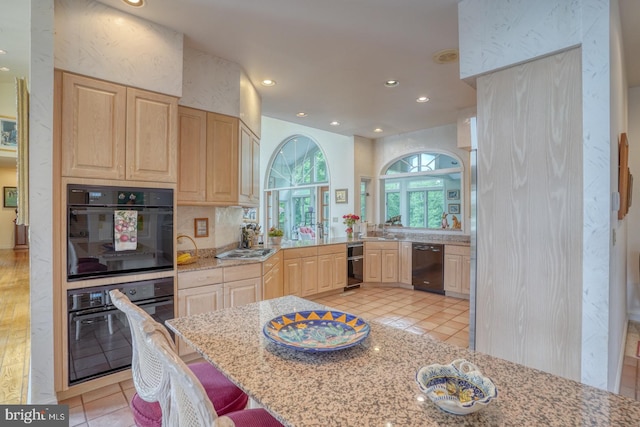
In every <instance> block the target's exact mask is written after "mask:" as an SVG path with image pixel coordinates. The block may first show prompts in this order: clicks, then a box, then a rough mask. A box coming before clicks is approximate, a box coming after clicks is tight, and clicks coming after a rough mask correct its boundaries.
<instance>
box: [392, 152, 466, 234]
mask: <svg viewBox="0 0 640 427" xmlns="http://www.w3.org/2000/svg"><path fill="white" fill-rule="evenodd" d="M461 170H462V168H461V167H460V164H459V161H458V160H456V159H455V158H453V157H451V156H448V155H446V154H441V153H417V154H411V155H408V156H405V157H402V158H401V159H398V160H396V161H395V162H393V163H392V164H391V165H390V166H389V167H388V168H387V170H386V171H385V174H384V175H383V176H381V179H382V180H383V181H382V183H383V185H382V186H381V188H382V191H383V194H382V196H383V200H384V206H383V207H382V212H384V215H383V216H384V218H383V222H385V221H387V220H389V219H390V218H394V217H398V216H400V218H401V223H402V225H404V226H407V227H418V228H440V226H441V220H442V214H443V213H447V214H448V211H449V204H455V205H456V206H455V207H454V208H452V210H453V209H458V210H459V208H460V200H459V199H457V200H449V199H448V198H447V192H449V191H451V190H457V191H456V192H455V194H459V192H460V187H461V186H460V182H461V178H460V176H461ZM454 202H455V203H454ZM458 212H459V211H458Z"/></svg>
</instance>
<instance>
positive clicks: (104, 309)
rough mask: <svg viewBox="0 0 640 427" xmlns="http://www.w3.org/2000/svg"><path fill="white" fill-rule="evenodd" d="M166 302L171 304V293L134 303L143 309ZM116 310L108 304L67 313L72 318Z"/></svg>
mask: <svg viewBox="0 0 640 427" xmlns="http://www.w3.org/2000/svg"><path fill="white" fill-rule="evenodd" d="M134 304H135V302H134ZM168 304H173V295H172V296H168V297H163V298H154V299H152V300H149V301H148V302H144V303H142V304H135V305H136V306H138V307H140V308H142V309H144V308H146V307H161V306H163V305H168ZM118 311H120V310H118V309H117V308H116V307H115V306H114V305H112V304H110V305H107V306H102V307H94V308H87V309H84V310H78V311H73V312H70V313H69V314H70V315H71V316H72V318H75V317H80V316H85V315H87V314H98V313H100V314H104V315H107V314H114V313H116V312H118Z"/></svg>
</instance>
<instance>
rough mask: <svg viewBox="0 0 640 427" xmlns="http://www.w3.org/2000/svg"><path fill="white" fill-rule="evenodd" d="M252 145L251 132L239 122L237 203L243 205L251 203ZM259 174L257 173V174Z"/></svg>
mask: <svg viewBox="0 0 640 427" xmlns="http://www.w3.org/2000/svg"><path fill="white" fill-rule="evenodd" d="M252 152H253V143H252V141H251V131H250V130H249V128H247V127H246V126H245V125H244V123H242V122H240V176H239V177H238V179H239V180H240V188H239V190H238V191H239V194H238V197H239V201H240V203H242V204H243V205H248V204H252V203H253V154H252ZM258 173H259V172H258Z"/></svg>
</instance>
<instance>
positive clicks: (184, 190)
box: [178, 106, 207, 202]
mask: <svg viewBox="0 0 640 427" xmlns="http://www.w3.org/2000/svg"><path fill="white" fill-rule="evenodd" d="M178 141H179V143H178V200H181V201H194V202H197V201H203V200H205V197H206V184H205V183H206V179H207V112H206V111H202V110H196V109H194V108H187V107H182V106H179V107H178Z"/></svg>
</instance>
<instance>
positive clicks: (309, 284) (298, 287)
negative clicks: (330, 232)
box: [282, 246, 318, 297]
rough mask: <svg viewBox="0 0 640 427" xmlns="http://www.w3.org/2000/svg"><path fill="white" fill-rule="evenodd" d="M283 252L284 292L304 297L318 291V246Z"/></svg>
mask: <svg viewBox="0 0 640 427" xmlns="http://www.w3.org/2000/svg"><path fill="white" fill-rule="evenodd" d="M283 252H284V253H283V255H282V257H283V260H284V261H283V262H282V266H283V270H284V274H283V278H284V294H285V295H296V296H299V297H302V296H305V295H311V294H315V293H317V289H318V247H317V246H312V247H307V248H294V249H285V250H284V251H283Z"/></svg>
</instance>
